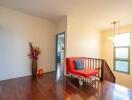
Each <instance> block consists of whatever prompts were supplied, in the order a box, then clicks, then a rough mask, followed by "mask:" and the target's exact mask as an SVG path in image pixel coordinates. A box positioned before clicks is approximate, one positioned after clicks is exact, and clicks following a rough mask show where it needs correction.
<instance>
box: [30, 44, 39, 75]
mask: <svg viewBox="0 0 132 100" xmlns="http://www.w3.org/2000/svg"><path fill="white" fill-rule="evenodd" d="M29 46H30V54H29V57H30V58H31V60H32V76H37V67H38V66H37V60H38V56H39V55H40V48H39V47H33V46H32V43H31V42H30V43H29Z"/></svg>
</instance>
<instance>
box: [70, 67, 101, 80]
mask: <svg viewBox="0 0 132 100" xmlns="http://www.w3.org/2000/svg"><path fill="white" fill-rule="evenodd" d="M71 73H72V74H77V75H80V76H83V77H86V78H88V77H89V76H95V75H97V74H98V73H99V70H95V69H88V68H85V69H81V70H72V71H71Z"/></svg>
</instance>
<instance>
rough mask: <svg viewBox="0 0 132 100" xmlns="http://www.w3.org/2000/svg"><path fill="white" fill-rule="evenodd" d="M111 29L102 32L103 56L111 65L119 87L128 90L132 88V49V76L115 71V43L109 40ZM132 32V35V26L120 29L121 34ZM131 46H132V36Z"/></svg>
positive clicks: (131, 58)
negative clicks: (121, 86)
mask: <svg viewBox="0 0 132 100" xmlns="http://www.w3.org/2000/svg"><path fill="white" fill-rule="evenodd" d="M110 32H111V29H107V30H103V31H102V32H101V36H102V45H101V49H102V50H101V55H102V58H104V59H105V60H106V61H107V63H108V64H109V66H110V68H111V70H112V71H113V73H114V75H115V77H116V83H117V84H119V85H123V86H125V87H128V88H132V68H131V65H132V53H131V52H132V49H131V48H130V74H125V73H120V72H117V71H114V70H113V69H114V68H113V67H114V66H113V65H114V64H113V58H114V57H113V55H114V54H113V53H114V50H113V47H114V46H113V41H112V40H109V39H108V37H109V36H110ZM125 32H131V33H132V24H130V25H126V26H122V27H120V33H125ZM131 46H132V34H131Z"/></svg>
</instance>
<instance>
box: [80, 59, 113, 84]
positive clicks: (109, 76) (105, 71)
mask: <svg viewBox="0 0 132 100" xmlns="http://www.w3.org/2000/svg"><path fill="white" fill-rule="evenodd" d="M81 58H82V63H83V66H84V68H89V69H100V73H99V75H98V76H99V77H100V80H102V81H103V80H107V81H110V82H113V83H115V76H114V74H113V72H112V71H111V69H110V67H109V65H108V64H107V62H106V61H105V60H104V59H97V58H87V57H81Z"/></svg>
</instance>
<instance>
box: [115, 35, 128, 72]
mask: <svg viewBox="0 0 132 100" xmlns="http://www.w3.org/2000/svg"><path fill="white" fill-rule="evenodd" d="M114 70H115V71H118V72H123V73H128V74H129V73H130V33H123V34H119V35H116V36H115V38H114Z"/></svg>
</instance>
